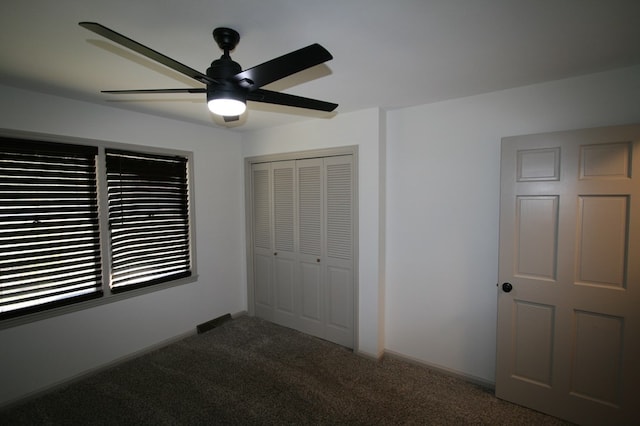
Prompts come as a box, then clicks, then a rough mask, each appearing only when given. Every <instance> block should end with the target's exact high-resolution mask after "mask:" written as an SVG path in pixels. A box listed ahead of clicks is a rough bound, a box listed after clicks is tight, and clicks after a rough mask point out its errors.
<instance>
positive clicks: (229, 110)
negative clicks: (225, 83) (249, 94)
mask: <svg viewBox="0 0 640 426" xmlns="http://www.w3.org/2000/svg"><path fill="white" fill-rule="evenodd" d="M207 106H208V107H209V111H211V112H212V113H214V114H216V115H221V116H223V117H229V116H236V115H242V113H244V112H245V110H246V109H247V104H246V102H245V100H244V99H241V98H240V97H239V96H233V94H229V93H214V94H212V95H210V96H209V99H208V101H207Z"/></svg>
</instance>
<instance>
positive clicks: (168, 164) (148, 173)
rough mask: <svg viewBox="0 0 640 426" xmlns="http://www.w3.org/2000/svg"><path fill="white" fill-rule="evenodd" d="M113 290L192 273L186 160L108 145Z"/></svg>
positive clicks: (172, 278)
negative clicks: (124, 149)
mask: <svg viewBox="0 0 640 426" xmlns="http://www.w3.org/2000/svg"><path fill="white" fill-rule="evenodd" d="M106 161H107V186H108V199H109V229H110V235H111V246H110V247H111V263H112V264H111V287H112V290H113V291H114V292H117V291H120V290H127V289H131V288H137V287H141V286H147V285H152V284H156V283H160V282H165V281H169V280H174V279H177V278H181V277H186V276H190V275H191V261H190V253H189V209H188V190H187V187H188V183H187V159H186V158H183V157H168V156H160V155H148V154H140V153H134V152H127V151H116V150H109V149H107V150H106Z"/></svg>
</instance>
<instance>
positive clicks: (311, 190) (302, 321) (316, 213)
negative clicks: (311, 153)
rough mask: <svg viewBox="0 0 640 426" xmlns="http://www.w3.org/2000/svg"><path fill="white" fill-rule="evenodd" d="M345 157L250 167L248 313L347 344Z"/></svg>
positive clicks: (349, 200)
mask: <svg viewBox="0 0 640 426" xmlns="http://www.w3.org/2000/svg"><path fill="white" fill-rule="evenodd" d="M354 176H355V174H354V165H353V156H352V155H337V156H332V157H325V158H322V157H321V158H308V159H301V160H291V161H273V162H266V163H256V164H252V166H251V199H250V202H251V204H252V220H251V224H252V227H253V230H252V231H253V232H252V236H253V252H252V257H253V259H252V264H253V271H252V273H250V276H251V277H252V278H253V292H252V294H253V306H254V312H255V315H257V316H259V317H261V318H264V319H267V320H269V321H273V322H275V323H277V324H280V325H284V326H286V327H290V328H294V329H296V330H299V331H302V332H304V333H307V334H311V335H313V336H317V337H321V338H323V339H326V340H329V341H332V342H335V343H338V344H340V345H343V346H347V347H350V348H351V347H353V345H354V340H355V338H354V330H355V326H354V324H355V306H354V305H355V300H354V294H355V278H354V277H355V272H354V270H355V266H354V265H355V261H354V259H355V255H354V244H353V242H354V241H355V225H354V217H355V177H354Z"/></svg>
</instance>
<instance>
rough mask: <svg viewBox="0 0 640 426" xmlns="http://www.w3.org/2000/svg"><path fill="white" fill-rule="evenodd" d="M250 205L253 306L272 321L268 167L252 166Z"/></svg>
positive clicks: (271, 261) (269, 180)
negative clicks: (251, 211)
mask: <svg viewBox="0 0 640 426" xmlns="http://www.w3.org/2000/svg"><path fill="white" fill-rule="evenodd" d="M251 187H252V194H251V196H252V200H251V201H252V203H253V305H254V309H255V314H256V315H257V316H258V317H261V318H264V319H267V320H270V321H273V311H274V301H275V297H274V294H273V253H274V248H273V246H274V244H273V237H272V236H273V229H272V224H271V219H272V216H271V199H272V195H271V165H270V164H269V163H265V164H253V165H252V167H251Z"/></svg>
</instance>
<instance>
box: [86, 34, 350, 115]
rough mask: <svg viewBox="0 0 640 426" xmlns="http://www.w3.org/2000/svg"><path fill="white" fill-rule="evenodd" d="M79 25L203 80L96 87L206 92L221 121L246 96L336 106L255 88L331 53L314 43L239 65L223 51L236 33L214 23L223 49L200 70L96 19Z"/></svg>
mask: <svg viewBox="0 0 640 426" xmlns="http://www.w3.org/2000/svg"><path fill="white" fill-rule="evenodd" d="M79 25H80V26H82V27H84V28H86V29H88V30H89V31H93V32H94V33H96V34H99V35H101V36H103V37H105V38H107V39H109V40H111V41H113V42H115V43H118V44H119V45H121V46H124V47H126V48H128V49H131V50H133V51H134V52H137V53H139V54H141V55H143V56H146V57H147V58H149V59H152V60H154V61H156V62H159V63H160V64H162V65H165V66H167V67H169V68H171V69H173V70H175V71H177V72H179V73H181V74H184V75H186V76H187V77H191V78H193V79H194V80H196V81H198V82H200V83H203V84H205V85H206V87H203V88H183V89H138V90H103V91H102V93H116V94H128V93H144V94H152V93H206V96H207V105H208V107H209V110H210V111H211V112H213V113H214V114H217V115H221V116H222V117H223V118H224V121H225V122H230V121H236V120H238V119H239V118H240V115H241V114H242V113H243V112H244V111H245V109H246V101H254V102H264V103H270V104H278V105H285V106H291V107H297V108H306V109H312V110H317V111H326V112H330V111H333V110H334V109H335V108H336V107H337V106H338V104H334V103H331V102H325V101H320V100H317V99H310V98H304V97H301V96H295V95H289V94H287V93H282V92H275V91H271V90H265V89H261V87H262V86H265V85H267V84H269V83H272V82H274V81H276V80H280V79H281V78H284V77H287V76H289V75H291V74H294V73H297V72H299V71H302V70H305V69H307V68H311V67H313V66H315V65H319V64H321V63H323V62H326V61H329V60H331V59H333V56H331V53H329V52H328V51H327V49H325V48H324V47H322V46H320V45H319V44H317V43H315V44H311V45H309V46H307V47H303V48H302V49H299V50H295V51H293V52H290V53H287V54H286V55H283V56H279V57H277V58H275V59H272V60H270V61H267V62H264V63H262V64H260V65H256V66H255V67H252V68H248V69H246V70H244V71H242V68H241V67H240V65H239V64H238V63H237V62H235V61H233V60H232V59H231V56H229V52H230V51H232V50H233V49H234V48H235V47H236V45H237V44H238V42H239V41H240V34H238V32H237V31H235V30H232V29H231V28H216V29H215V30H213V38H214V40H215V41H216V43H217V44H218V46H219V47H220V49H221V50H222V51H223V52H224V53H223V55H222V56H221V57H220V59H216V60H214V61H213V62H212V63H211V66H210V67H209V68H208V69H207V71H206V74H202V73H201V72H199V71H197V70H194V69H193V68H190V67H188V66H186V65H184V64H181V63H180V62H178V61H176V60H174V59H171V58H169V57H168V56H165V55H163V54H161V53H159V52H157V51H155V50H153V49H151V48H149V47H146V46H144V45H142V44H140V43H138V42H137V41H134V40H132V39H130V38H128V37H126V36H124V35H122V34H119V33H117V32H115V31H113V30H111V29H109V28H107V27H105V26H104V25H101V24H98V23H96V22H80V23H79Z"/></svg>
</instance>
